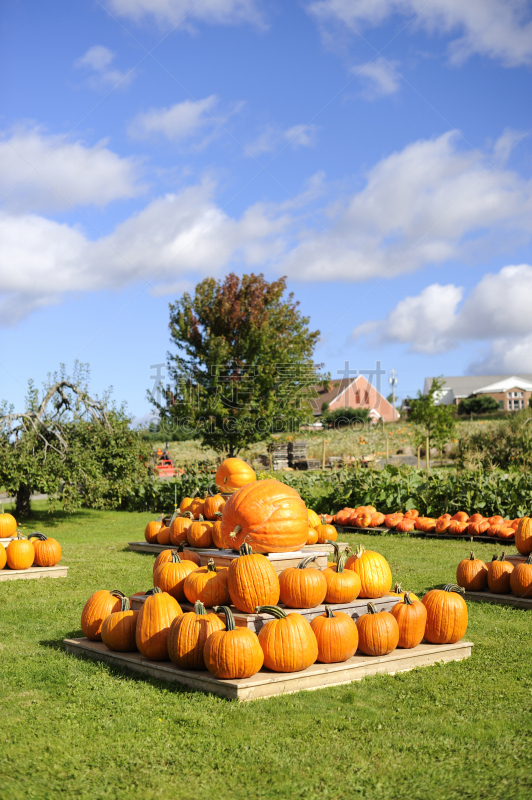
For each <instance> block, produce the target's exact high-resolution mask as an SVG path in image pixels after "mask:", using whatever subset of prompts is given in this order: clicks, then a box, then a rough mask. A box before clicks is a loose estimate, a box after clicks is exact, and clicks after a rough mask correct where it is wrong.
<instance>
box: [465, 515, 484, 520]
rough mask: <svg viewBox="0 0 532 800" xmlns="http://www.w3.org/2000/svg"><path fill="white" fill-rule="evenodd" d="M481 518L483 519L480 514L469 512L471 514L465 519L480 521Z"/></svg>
mask: <svg viewBox="0 0 532 800" xmlns="http://www.w3.org/2000/svg"><path fill="white" fill-rule="evenodd" d="M483 520H484V517H483V516H482V514H478V513H475V514H471V516H470V517H469V519H468V520H467V521H468V522H482V521H483Z"/></svg>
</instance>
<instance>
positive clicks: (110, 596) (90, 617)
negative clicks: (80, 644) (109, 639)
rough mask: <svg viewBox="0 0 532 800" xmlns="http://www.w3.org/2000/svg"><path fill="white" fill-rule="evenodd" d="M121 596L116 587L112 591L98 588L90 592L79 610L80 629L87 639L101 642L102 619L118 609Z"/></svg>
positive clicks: (122, 595) (121, 593)
mask: <svg viewBox="0 0 532 800" xmlns="http://www.w3.org/2000/svg"><path fill="white" fill-rule="evenodd" d="M123 597H124V594H123V592H120V591H119V590H118V589H113V591H112V592H108V591H106V590H105V589H100V590H99V591H98V592H94V594H91V596H90V597H89V599H88V600H87V602H86V603H85V606H84V607H83V611H82V612H81V630H82V631H83V635H84V636H86V637H87V639H90V640H91V641H92V642H101V640H102V625H103V621H104V620H105V619H106V618H107V617H108V616H109V614H113V613H114V612H115V611H120V607H121V604H122V598H123Z"/></svg>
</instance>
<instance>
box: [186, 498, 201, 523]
mask: <svg viewBox="0 0 532 800" xmlns="http://www.w3.org/2000/svg"><path fill="white" fill-rule="evenodd" d="M204 508H205V501H204V500H202V499H201V497H195V498H194V500H193V501H192V503H191V504H190V508H188V509H187V510H188V511H190V513H191V514H192V516H193V517H194V519H199V518H200V517H202V518H203V510H204Z"/></svg>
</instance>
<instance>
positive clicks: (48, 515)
mask: <svg viewBox="0 0 532 800" xmlns="http://www.w3.org/2000/svg"><path fill="white" fill-rule="evenodd" d="M92 513H93V512H92V510H91V509H88V508H87V509H78V510H77V511H73V512H71V513H70V512H68V511H63V510H61V509H58V510H55V511H54V510H52V511H38V510H36V509H35V510H34V509H32V511H31V514H30V515H29V517H21V518H20V519H19V520H17V521H18V523H19V525H23V526H24V527H25V528H30V527H37V526H38V525H39V524H45V525H46V526H47V527H49V528H56V527H57V526H58V525H59V524H60V523H61V522H73V521H76V520H80V521H83V520H85V519H86V518H87V517H91V516H92Z"/></svg>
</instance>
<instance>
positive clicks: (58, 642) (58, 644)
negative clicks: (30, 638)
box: [39, 628, 83, 650]
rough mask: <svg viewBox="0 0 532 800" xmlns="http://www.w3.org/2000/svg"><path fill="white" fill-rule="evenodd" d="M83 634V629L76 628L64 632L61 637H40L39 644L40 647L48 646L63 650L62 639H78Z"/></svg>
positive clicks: (52, 648)
mask: <svg viewBox="0 0 532 800" xmlns="http://www.w3.org/2000/svg"><path fill="white" fill-rule="evenodd" d="M82 636H83V631H82V630H81V629H80V628H77V629H76V630H75V631H69V632H68V633H65V635H64V636H63V638H62V639H42V640H41V641H40V642H39V644H40V645H41V647H49V648H50V649H51V650H64V649H65V646H64V644H63V640H64V639H80V638H81V637H82Z"/></svg>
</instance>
